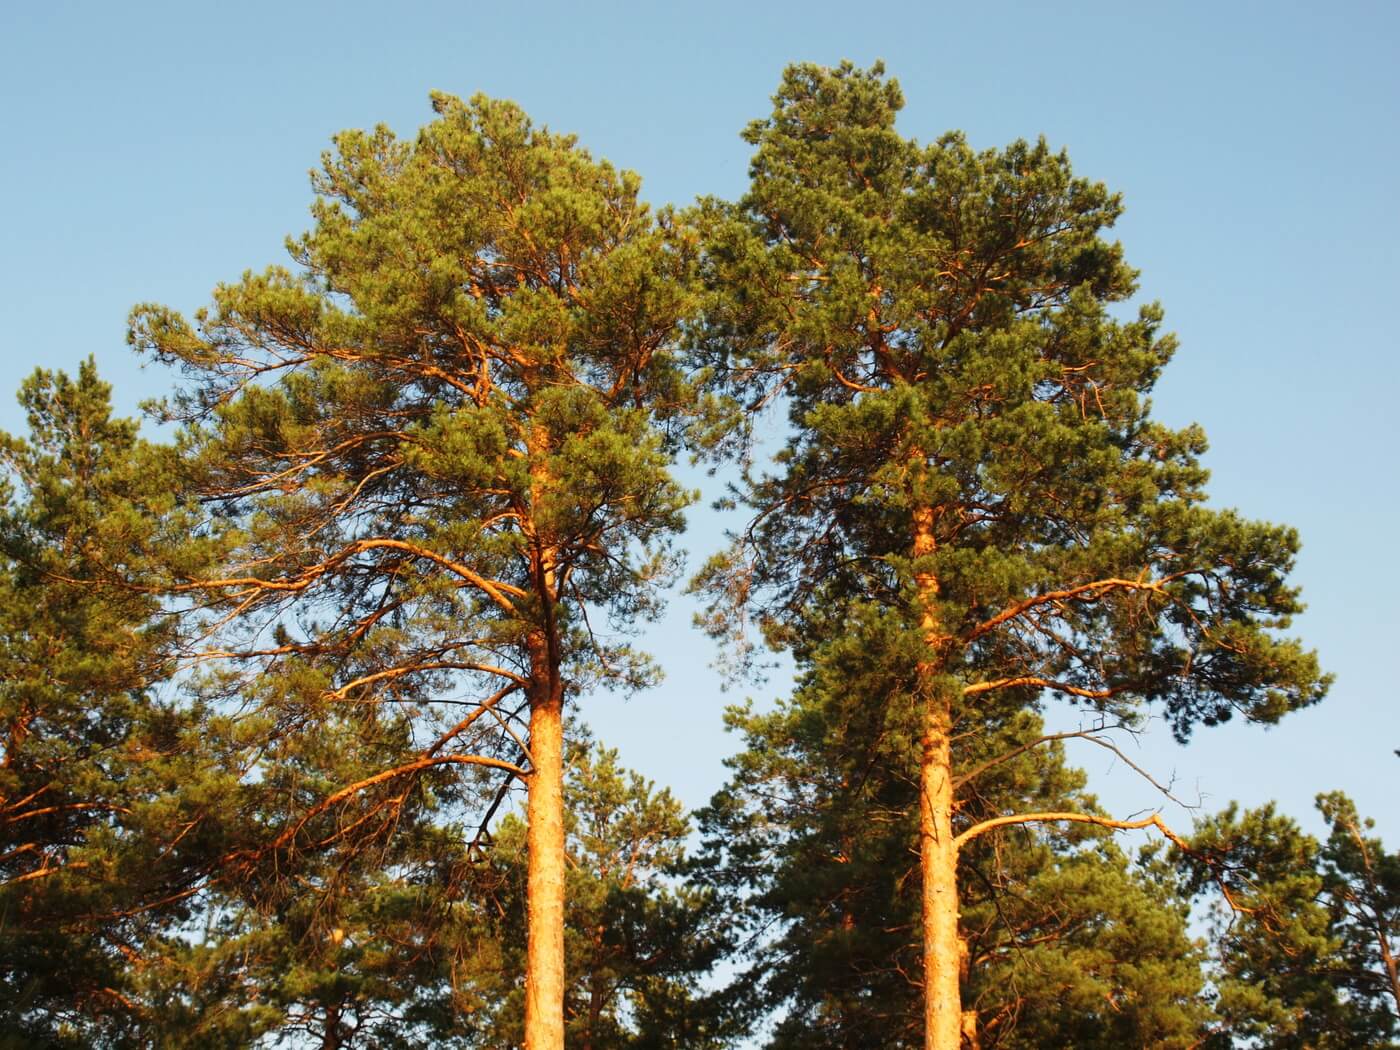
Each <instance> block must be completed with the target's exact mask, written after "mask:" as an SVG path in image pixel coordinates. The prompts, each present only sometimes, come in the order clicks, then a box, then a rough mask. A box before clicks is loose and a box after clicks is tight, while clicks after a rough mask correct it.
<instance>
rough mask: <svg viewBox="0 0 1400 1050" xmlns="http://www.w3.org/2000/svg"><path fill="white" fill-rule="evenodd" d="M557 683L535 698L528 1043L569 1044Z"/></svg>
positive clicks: (547, 1049)
mask: <svg viewBox="0 0 1400 1050" xmlns="http://www.w3.org/2000/svg"><path fill="white" fill-rule="evenodd" d="M563 708H564V705H563V696H562V694H561V692H560V690H559V689H558V688H557V687H554V688H551V689H549V690H548V692H547V694H546V695H544V696H541V697H539V698H538V699H532V701H531V704H530V757H531V770H530V787H529V801H528V803H527V819H528V821H529V826H528V828H527V839H526V841H527V844H528V848H529V859H528V864H529V870H528V873H527V877H526V891H525V892H526V953H525V955H526V958H525V1047H526V1050H563V1046H564V718H563V715H564V711H563Z"/></svg>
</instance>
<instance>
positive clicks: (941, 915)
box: [913, 456, 963, 1050]
mask: <svg viewBox="0 0 1400 1050" xmlns="http://www.w3.org/2000/svg"><path fill="white" fill-rule="evenodd" d="M919 458H920V459H922V456H920V457H919ZM933 527H934V512H933V510H932V508H928V507H922V508H919V509H917V510H916V511H915V512H914V545H913V554H914V557H915V558H923V557H927V556H929V555H931V554H933V552H934V550H935V549H936V544H935V539H934V531H933ZM914 579H915V584H916V586H917V589H918V597H919V604H920V606H921V607H922V611H921V618H922V619H921V625H920V626H921V629H922V631H923V635H924V643H925V645H926V646H927V647H928V655H927V657H926V658H925V659H924V660H922V661H920V663H919V669H918V677H919V682H918V684H919V690H920V693H921V695H922V696H923V698H924V736H923V741H922V743H923V749H922V756H921V760H920V765H919V868H920V872H921V874H922V876H923V878H922V887H923V901H922V908H921V918H922V928H923V938H924V945H923V947H924V952H923V954H924V1047H925V1050H959V1047H960V1045H961V1042H962V1030H963V1014H962V991H961V981H960V979H959V971H960V969H961V962H960V959H959V953H960V942H959V938H958V850H957V846H956V845H955V844H954V842H953V740H952V737H953V702H952V696H951V694H950V692H949V688H948V686H947V684H946V683H945V682H944V681H943V676H942V672H943V670H944V668H943V666H942V663H943V661H944V660H945V659H946V657H947V648H948V641H949V639H948V637H947V635H946V634H945V633H944V632H943V631H942V630H941V628H940V625H939V623H938V617H937V611H936V603H937V601H938V579H937V577H936V576H934V575H933V574H932V573H930V572H927V571H922V570H920V571H917V572H916V573H915V577H914Z"/></svg>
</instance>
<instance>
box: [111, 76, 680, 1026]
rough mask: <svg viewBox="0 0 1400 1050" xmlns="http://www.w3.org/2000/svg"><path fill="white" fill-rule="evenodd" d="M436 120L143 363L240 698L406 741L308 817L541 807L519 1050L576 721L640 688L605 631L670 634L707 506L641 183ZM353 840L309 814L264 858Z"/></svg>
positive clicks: (671, 288)
mask: <svg viewBox="0 0 1400 1050" xmlns="http://www.w3.org/2000/svg"><path fill="white" fill-rule="evenodd" d="M433 105H434V107H435V109H436V110H437V112H438V114H439V117H438V119H437V120H435V121H434V122H433V123H431V124H429V125H428V126H427V127H425V128H424V129H423V130H422V131H421V132H420V133H419V135H418V137H417V138H416V140H413V141H401V140H399V139H398V138H396V137H395V136H394V135H393V134H392V133H391V132H390V131H389V130H388V129H386V128H383V127H381V128H378V129H376V130H375V131H373V132H346V133H344V134H342V135H340V136H338V137H337V138H336V140H335V146H336V148H335V150H334V152H331V153H327V154H326V155H325V156H324V158H323V166H322V170H321V171H320V172H319V173H318V174H316V175H315V176H314V186H315V189H316V191H317V193H318V194H319V198H318V200H317V202H316V204H315V205H314V207H313V216H314V219H315V226H314V228H313V229H312V230H311V231H310V232H309V233H307V234H305V235H304V236H303V237H301V238H300V239H298V240H295V241H294V242H292V243H291V244H290V248H291V252H292V256H293V258H294V260H295V262H296V263H297V265H298V270H297V271H296V272H291V271H288V270H286V269H282V268H273V269H270V270H268V271H266V272H265V273H262V274H258V275H254V274H248V275H245V276H244V278H243V279H242V280H241V281H239V282H238V283H235V284H232V285H225V286H221V287H220V288H218V289H217V290H216V292H215V294H214V302H213V305H212V307H211V308H209V309H208V310H205V311H201V312H200V313H199V314H198V315H197V316H196V318H195V321H194V323H193V324H191V323H190V322H187V321H186V320H185V319H183V318H182V317H181V316H179V315H178V314H176V313H174V312H173V311H171V310H168V309H165V308H161V307H156V306H146V307H141V308H138V309H137V310H136V311H135V312H134V314H133V319H132V328H131V341H132V342H133V343H134V344H135V345H136V346H137V347H138V348H140V349H142V350H144V351H148V352H150V353H151V354H153V355H155V356H156V357H157V358H159V359H161V360H163V361H167V362H172V363H175V364H178V365H180V366H182V367H183V369H184V370H185V372H186V374H187V375H188V377H189V380H190V382H189V384H188V386H187V387H186V391H185V394H184V395H183V397H182V398H180V399H178V400H177V401H176V402H175V403H174V404H173V405H172V406H171V412H172V414H174V415H178V416H182V417H184V418H186V419H188V420H190V421H191V422H192V423H194V424H197V425H196V426H194V427H193V429H192V430H191V431H190V437H189V439H188V440H189V443H190V445H191V446H192V447H193V448H195V449H197V452H196V453H195V455H196V457H197V458H196V461H195V463H194V466H193V467H192V469H194V470H195V471H196V472H197V473H198V474H199V478H198V481H197V484H195V486H194V488H193V491H194V493H195V495H196V497H197V499H198V500H199V501H200V503H201V505H202V506H204V507H207V508H208V509H209V511H210V514H211V522H210V524H209V526H208V529H207V533H208V535H209V536H210V537H211V542H212V541H214V540H217V542H218V543H219V544H222V545H223V547H224V548H225V549H226V550H227V551H228V553H227V556H226V559H225V567H224V570H223V572H222V574H221V575H217V576H212V577H211V576H203V577H198V578H196V577H188V578H185V579H183V580H179V581H176V583H175V584H174V589H175V590H176V591H177V592H179V593H183V594H186V595H191V596H197V599H195V600H197V602H198V603H199V605H200V606H201V609H202V612H203V613H204V616H205V622H206V625H207V628H208V629H209V630H210V631H212V632H214V633H215V634H216V635H217V642H216V646H215V648H216V650H217V651H218V652H220V653H222V654H225V655H227V656H228V657H229V658H231V659H235V660H241V661H242V662H243V666H244V668H245V680H244V681H243V682H240V683H238V686H237V688H238V689H240V690H245V689H246V688H247V687H248V685H247V679H248V678H251V677H255V676H261V681H263V682H264V683H266V685H265V687H264V688H263V695H262V697H261V709H262V711H263V713H264V716H265V718H266V720H267V721H268V723H269V725H270V726H271V727H272V729H273V731H274V735H275V736H277V737H279V738H282V739H292V738H295V737H297V736H299V735H305V734H314V733H315V732H316V731H317V727H318V726H319V725H321V724H322V723H323V722H324V721H325V719H326V717H327V711H329V710H331V709H333V708H340V707H347V706H358V707H361V708H364V709H367V710H372V711H374V712H376V713H375V714H367V715H366V717H367V718H373V717H383V718H386V719H390V720H393V719H397V718H402V719H406V720H407V723H408V725H409V730H410V731H409V734H408V740H407V741H406V746H405V748H404V749H403V751H402V753H401V754H400V755H399V756H398V757H397V758H395V759H394V760H393V761H391V762H387V763H386V764H385V765H384V767H383V768H382V769H381V770H379V771H378V772H377V773H375V774H374V775H373V776H371V777H366V778H362V779H361V780H358V781H355V782H351V783H346V784H343V785H340V786H338V787H337V788H336V789H335V790H332V791H330V792H328V793H326V794H325V795H324V796H323V797H322V798H321V799H320V800H319V801H317V802H314V803H311V804H310V805H309V806H308V808H307V810H306V816H307V819H314V820H319V819H321V818H322V817H334V816H335V815H336V814H340V817H339V819H340V821H341V826H342V831H343V832H344V833H345V834H351V833H358V830H360V829H363V828H365V827H367V826H369V825H370V824H373V825H376V826H377V825H378V824H385V823H386V822H389V823H391V822H392V821H391V814H392V811H393V810H394V809H395V807H396V806H397V805H399V804H400V803H401V802H402V801H403V800H405V799H407V798H409V797H410V796H412V795H413V794H414V793H415V792H421V791H424V790H427V785H428V784H429V783H435V784H440V782H441V780H442V779H443V777H444V776H445V775H447V774H450V773H451V772H452V770H454V769H457V770H465V771H466V773H467V774H468V775H469V776H470V775H476V776H479V777H491V776H495V777H501V778H502V779H501V781H499V782H498V784H497V785H496V786H490V785H485V784H482V785H480V786H481V787H482V788H483V790H485V791H486V792H487V794H488V796H489V795H490V794H491V793H494V792H496V791H497V790H499V791H501V792H504V791H505V790H506V789H508V787H509V785H510V783H511V782H512V781H513V780H521V781H524V782H525V784H526V785H527V788H528V829H529V830H528V837H529V857H530V874H529V880H528V885H529V891H528V900H529V913H530V921H529V924H528V931H527V938H528V952H527V957H528V962H527V972H528V977H527V995H526V1011H525V1012H526V1021H525V1027H526V1036H525V1041H526V1045H527V1046H529V1047H530V1048H531V1050H547V1048H554V1047H559V1046H561V1045H562V1040H563V1031H564V1018H563V1001H564V993H565V985H566V982H565V976H564V970H563V952H564V925H563V923H564V908H565V902H564V885H565V881H566V872H565V861H564V836H565V831H564V827H565V825H564V809H563V797H562V791H563V773H562V771H563V756H564V741H563V725H564V705H565V702H566V699H567V698H570V697H577V696H579V695H580V694H582V693H583V692H584V691H585V690H586V689H587V688H589V687H590V686H593V685H596V684H600V683H601V684H606V685H615V686H620V687H624V688H632V687H639V686H642V685H645V684H647V683H649V682H650V681H651V680H652V679H653V677H654V674H653V669H652V668H651V666H650V665H649V664H648V663H647V661H646V660H645V659H643V658H641V657H640V656H639V655H638V654H636V653H635V652H633V651H632V650H631V649H630V648H629V647H628V646H627V645H626V644H625V640H619V638H618V632H619V631H625V630H627V629H629V628H631V627H632V626H633V625H634V624H635V623H636V622H638V621H639V620H642V619H645V618H646V617H648V616H650V615H652V614H654V613H655V612H656V610H657V608H658V605H657V601H658V596H659V594H660V591H661V589H662V587H663V586H664V584H665V583H666V581H667V580H668V579H669V578H670V577H671V575H672V572H673V568H674V559H673V558H672V556H671V553H670V550H669V538H670V537H671V536H672V535H674V534H675V533H676V532H677V530H679V529H680V527H681V524H682V519H681V511H682V508H683V507H684V506H685V505H686V504H687V503H688V502H689V500H690V498H691V496H690V494H689V493H688V492H686V491H685V490H683V489H682V488H680V487H679V486H678V485H677V484H676V483H675V482H674V481H673V480H672V478H671V476H670V474H669V472H668V471H669V464H670V453H669V448H668V444H667V441H666V438H665V436H664V435H663V433H662V431H661V430H660V429H659V426H660V425H661V424H663V423H666V422H667V421H670V420H674V419H676V418H677V414H678V413H679V412H680V411H681V410H682V409H683V408H684V407H685V404H686V402H687V400H688V398H689V392H688V390H687V388H686V386H685V384H684V382H683V381H682V377H681V374H680V372H679V371H678V367H677V363H676V358H675V355H674V353H673V352H672V342H673V339H674V333H675V331H676V328H677V325H678V323H679V322H680V321H681V319H682V318H683V317H684V316H685V315H686V312H687V310H688V304H689V297H688V291H687V285H686V281H685V275H686V272H687V268H688V265H689V255H690V249H689V247H688V245H687V241H686V238H685V237H684V236H683V235H682V234H680V233H679V232H678V231H677V230H676V229H675V227H674V225H673V223H672V221H671V219H670V217H669V216H667V215H666V214H664V213H663V214H662V215H660V216H656V215H653V214H652V213H651V212H650V211H649V210H648V209H647V207H646V206H645V205H644V204H642V203H641V202H640V201H639V199H638V196H637V194H638V186H639V180H638V179H637V178H636V176H634V175H632V174H631V173H627V172H619V171H617V170H615V169H614V168H612V167H611V166H610V165H608V164H606V163H603V162H600V161H595V160H594V159H593V158H591V157H590V156H589V155H588V153H586V152H585V151H584V150H583V149H581V148H580V147H579V146H578V145H577V144H576V143H575V141H574V139H573V138H571V137H569V136H563V135H557V134H554V133H551V132H549V131H548V130H545V129H539V128H535V127H533V126H532V125H531V123H530V122H529V120H528V119H527V118H526V117H525V115H524V114H523V113H522V112H521V111H520V110H519V109H518V108H517V107H516V106H514V105H513V104H510V103H506V102H498V101H492V100H489V99H486V98H482V97H477V98H474V99H472V100H471V101H470V102H466V103H464V102H461V101H459V100H457V99H455V98H452V97H449V96H446V95H434V96H433ZM610 630H611V631H612V632H613V633H612V634H611V635H610V634H609V631H610ZM526 724H527V725H528V728H527V725H526ZM517 726H518V728H517ZM286 746H292V745H286ZM438 789H440V787H439V788H438ZM365 799H373V801H370V802H366V801H365ZM308 801H309V800H308ZM366 807H368V810H372V811H373V813H368V812H367V810H366ZM484 808H485V809H487V810H488V811H491V809H492V807H490V806H485V807H484ZM363 821H368V822H369V824H365V823H362V822H363ZM386 826H387V825H386ZM340 835H341V832H336V833H335V835H334V836H332V837H331V838H329V839H328V838H327V837H326V836H324V835H323V836H321V837H319V838H318V837H317V836H316V835H314V834H311V833H310V832H309V826H308V825H306V824H305V823H303V822H292V823H290V824H289V825H288V827H287V828H286V829H285V830H284V831H283V832H282V833H281V834H279V835H278V836H277V837H276V839H275V840H274V842H273V844H272V846H273V847H274V850H275V851H281V852H283V853H285V852H288V851H295V850H298V849H305V848H324V847H329V846H331V845H334V844H335V842H337V841H339V836H340ZM274 862H275V860H274V858H273V856H271V855H270V854H269V853H268V851H266V850H263V851H259V852H257V853H256V854H250V855H247V856H245V857H243V858H241V859H238V860H237V863H242V864H244V866H245V867H247V869H248V870H249V871H252V870H254V869H256V868H258V867H266V866H270V865H272V864H274Z"/></svg>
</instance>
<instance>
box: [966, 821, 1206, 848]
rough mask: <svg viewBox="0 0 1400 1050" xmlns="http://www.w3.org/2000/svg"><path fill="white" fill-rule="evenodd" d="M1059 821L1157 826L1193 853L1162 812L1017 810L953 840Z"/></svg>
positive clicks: (1130, 828) (1126, 827)
mask: <svg viewBox="0 0 1400 1050" xmlns="http://www.w3.org/2000/svg"><path fill="white" fill-rule="evenodd" d="M1055 823H1070V824H1093V825H1094V826H1095V827H1100V828H1109V829H1111V830H1113V831H1139V830H1141V829H1142V828H1156V829H1157V830H1158V831H1160V832H1161V833H1162V834H1163V836H1165V837H1166V838H1167V840H1168V841H1170V842H1171V843H1172V845H1174V846H1176V847H1177V848H1178V849H1180V850H1182V851H1184V852H1187V853H1191V852H1193V851H1192V849H1191V847H1190V845H1188V844H1187V842H1186V840H1185V839H1183V838H1182V837H1181V836H1180V835H1178V834H1177V833H1176V832H1175V831H1173V830H1172V829H1171V828H1169V827H1167V825H1166V822H1165V821H1163V820H1162V815H1161V814H1160V813H1154V814H1152V816H1150V817H1144V818H1143V819H1142V820H1114V819H1112V818H1111V817H1100V816H1098V815H1096V814H1093V813H1073V812H1063V813H1057V812H1051V813H1017V814H1012V815H1010V816H1005V817H993V818H992V819H990V820H984V821H982V823H980V824H974V825H972V827H970V828H968V829H967V830H966V831H964V832H963V833H962V834H960V835H958V836H957V837H955V838H954V839H953V848H954V849H961V848H962V847H963V846H964V845H966V844H967V843H969V842H971V841H972V840H973V839H975V838H977V837H979V836H981V835H985V834H986V833H987V832H989V831H995V830H996V829H997V828H1004V827H1010V826H1012V825H1016V824H1055Z"/></svg>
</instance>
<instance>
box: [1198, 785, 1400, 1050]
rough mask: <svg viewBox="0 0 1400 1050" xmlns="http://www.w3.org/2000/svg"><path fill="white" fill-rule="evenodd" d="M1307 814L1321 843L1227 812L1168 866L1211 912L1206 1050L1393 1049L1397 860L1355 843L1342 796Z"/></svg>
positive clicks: (1260, 812) (1273, 819)
mask: <svg viewBox="0 0 1400 1050" xmlns="http://www.w3.org/2000/svg"><path fill="white" fill-rule="evenodd" d="M1317 803H1318V809H1319V810H1320V811H1321V812H1322V815H1323V818H1324V819H1325V820H1326V822H1327V824H1328V826H1329V827H1330V829H1331V833H1330V834H1329V836H1328V838H1327V841H1326V842H1325V843H1319V842H1318V841H1317V840H1316V839H1314V838H1313V837H1312V836H1310V835H1307V834H1305V833H1304V832H1303V831H1302V829H1300V828H1299V826H1298V824H1297V823H1296V822H1295V821H1294V820H1292V819H1291V818H1289V817H1285V816H1281V815H1279V814H1278V813H1277V812H1276V810H1275V809H1274V807H1273V806H1272V805H1268V806H1264V807H1262V808H1260V809H1256V810H1249V811H1247V812H1245V813H1243V814H1241V813H1239V811H1238V810H1237V809H1236V808H1235V807H1234V806H1231V807H1230V808H1228V809H1227V810H1225V811H1224V812H1222V813H1220V814H1218V815H1217V816H1215V817H1212V818H1211V819H1209V820H1207V821H1204V822H1202V824H1201V825H1200V826H1199V827H1198V828H1197V829H1196V834H1195V835H1194V837H1193V838H1192V841H1191V846H1192V850H1193V853H1191V854H1181V855H1179V856H1178V860H1179V863H1180V864H1181V866H1182V868H1183V870H1184V872H1185V874H1186V880H1187V881H1186V885H1187V888H1188V889H1189V890H1190V891H1192V892H1194V893H1197V894H1201V895H1209V897H1210V899H1212V900H1213V901H1214V902H1215V904H1216V909H1217V910H1216V917H1215V924H1216V949H1217V960H1216V965H1217V967H1218V973H1217V975H1216V984H1217V990H1218V1003H1217V1005H1216V1009H1217V1011H1218V1012H1219V1014H1220V1016H1221V1024H1220V1027H1219V1031H1218V1032H1217V1034H1216V1037H1215V1042H1214V1043H1213V1044H1212V1045H1217V1046H1225V1047H1228V1046H1237V1045H1247V1046H1259V1047H1268V1048H1271V1050H1272V1048H1277V1050H1286V1048H1287V1050H1292V1048H1304V1047H1308V1048H1318V1050H1329V1048H1332V1047H1338V1048H1340V1047H1353V1046H1368V1047H1393V1046H1396V1045H1400V1043H1397V1041H1396V1040H1397V1037H1400V976H1397V973H1396V966H1395V961H1394V960H1395V956H1396V950H1397V948H1400V943H1398V942H1397V938H1400V854H1393V853H1392V854H1388V853H1386V852H1385V849H1384V847H1383V846H1382V844H1381V843H1380V841H1379V840H1377V839H1375V838H1373V837H1371V836H1369V835H1368V834H1367V832H1368V830H1369V828H1370V822H1369V821H1362V820H1361V819H1360V817H1359V816H1358V815H1357V812H1356V807H1355V806H1354V805H1353V803H1352V802H1351V800H1350V799H1348V798H1347V797H1346V796H1345V795H1342V794H1340V793H1337V792H1334V793H1331V794H1324V795H1319V796H1318V800H1317ZM1217 894H1218V895H1217Z"/></svg>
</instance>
